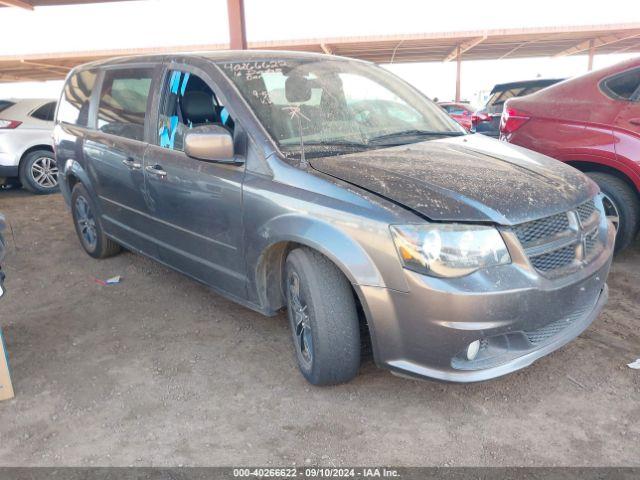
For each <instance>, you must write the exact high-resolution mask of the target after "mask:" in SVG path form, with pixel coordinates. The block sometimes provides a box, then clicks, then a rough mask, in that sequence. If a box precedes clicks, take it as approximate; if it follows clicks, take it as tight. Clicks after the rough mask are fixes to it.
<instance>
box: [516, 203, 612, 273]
mask: <svg viewBox="0 0 640 480" xmlns="http://www.w3.org/2000/svg"><path fill="white" fill-rule="evenodd" d="M599 221H600V211H599V210H598V208H597V206H596V203H595V201H594V200H593V199H591V200H589V201H587V202H585V203H583V204H581V205H578V206H577V207H576V208H575V209H574V210H570V211H568V212H564V213H558V214H555V215H551V216H549V217H545V218H541V219H539V220H533V221H531V222H527V223H523V224H520V225H516V226H515V227H513V232H514V233H515V234H516V236H517V237H518V240H519V241H520V243H521V244H522V247H523V248H524V250H525V252H526V254H527V256H528V257H529V260H530V261H531V264H532V265H533V267H534V268H535V269H536V270H537V271H538V272H540V273H541V274H542V275H544V276H547V277H553V276H558V275H561V274H565V273H569V272H570V271H572V270H573V269H577V268H579V266H580V265H581V264H585V263H588V262H589V261H590V260H591V259H593V258H595V256H596V255H597V254H598V253H599V252H600V250H601V248H602V247H603V245H602V243H601V242H600V240H599V231H598V225H599Z"/></svg>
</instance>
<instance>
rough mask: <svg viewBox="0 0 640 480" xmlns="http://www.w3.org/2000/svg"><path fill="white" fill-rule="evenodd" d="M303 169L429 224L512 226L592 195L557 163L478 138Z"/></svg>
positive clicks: (327, 160)
mask: <svg viewBox="0 0 640 480" xmlns="http://www.w3.org/2000/svg"><path fill="white" fill-rule="evenodd" d="M309 163H310V164H311V166H312V167H313V168H314V169H316V170H318V171H320V172H322V173H324V174H327V175H330V176H332V177H335V178H338V179H340V180H343V181H345V182H348V183H350V184H352V185H356V186H358V187H361V188H363V189H365V190H367V191H370V192H373V193H376V194H378V195H380V196H383V197H385V198H387V199H389V200H391V201H393V202H395V203H398V204H401V205H403V206H405V207H406V208H409V209H411V210H413V211H415V212H418V213H420V214H421V215H423V216H425V217H427V218H428V219H431V220H434V221H461V222H492V223H497V224H501V225H514V224H518V223H522V222H525V221H529V220H534V219H537V218H541V217H545V216H548V215H553V214H555V213H559V212H563V211H566V210H569V209H571V208H573V207H575V206H576V205H578V204H580V203H582V202H584V201H586V200H588V199H589V198H591V197H592V196H594V195H595V194H596V193H597V191H598V187H597V186H596V184H595V183H593V182H592V181H591V180H589V179H588V178H587V177H586V176H585V175H583V174H582V173H580V172H579V171H578V170H576V169H574V168H572V167H569V166H568V165H565V164H563V163H562V162H559V161H557V160H554V159H552V158H549V157H546V156H544V155H541V154H538V153H535V152H532V151H531V150H527V149H524V148H521V147H518V146H515V145H511V144H508V143H505V142H501V141H499V140H494V139H491V138H488V137H485V136H484V135H479V134H475V135H465V136H462V137H451V138H446V139H441V140H432V141H426V142H420V143H413V144H409V145H403V146H400V147H392V148H383V149H380V150H373V151H366V152H360V153H355V154H348V155H341V156H332V157H323V158H315V159H311V160H310V161H309Z"/></svg>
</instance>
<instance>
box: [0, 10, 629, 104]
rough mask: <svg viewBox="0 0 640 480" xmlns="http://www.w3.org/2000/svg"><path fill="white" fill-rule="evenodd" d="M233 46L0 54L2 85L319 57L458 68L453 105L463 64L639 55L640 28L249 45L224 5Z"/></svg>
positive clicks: (235, 13) (238, 15)
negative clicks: (225, 54) (175, 62)
mask: <svg viewBox="0 0 640 480" xmlns="http://www.w3.org/2000/svg"><path fill="white" fill-rule="evenodd" d="M114 1H126V0H0V6H2V5H4V6H12V7H19V8H26V9H33V7H38V6H52V5H70V4H71V5H74V4H87V3H108V2H114ZM227 5H228V11H229V30H230V37H231V39H230V43H222V44H220V43H219V44H209V45H187V46H184V45H182V46H170V45H168V46H162V47H143V48H134V49H117V50H94V51H73V52H57V53H52V52H46V51H45V52H42V53H33V54H28V55H25V54H22V55H3V56H0V82H16V81H30V80H54V79H61V78H64V76H65V75H66V73H67V72H68V71H69V69H70V68H72V67H74V66H76V65H79V64H81V63H86V62H89V61H93V60H98V59H102V58H108V57H115V56H124V55H141V54H152V53H168V52H198V51H207V50H209V51H210V50H224V49H228V48H230V46H233V47H235V48H244V47H245V46H246V47H247V48H249V49H266V50H296V51H306V52H319V53H327V54H334V55H342V56H346V57H352V58H358V59H362V60H369V61H372V62H377V63H408V62H437V61H444V62H447V61H452V60H456V62H457V79H456V99H457V100H459V98H460V65H461V61H462V59H463V58H464V59H465V60H499V59H505V58H526V57H560V56H566V55H576V54H588V55H589V69H591V66H592V64H593V56H594V55H595V53H596V52H597V53H605V54H606V53H633V52H640V23H625V24H608V25H581V26H556V27H538V28H511V29H494V30H474V31H456V32H431V33H416V34H403V35H384V36H366V37H337V38H313V39H303V40H275V41H268V42H249V43H248V45H247V43H246V35H245V27H244V0H227Z"/></svg>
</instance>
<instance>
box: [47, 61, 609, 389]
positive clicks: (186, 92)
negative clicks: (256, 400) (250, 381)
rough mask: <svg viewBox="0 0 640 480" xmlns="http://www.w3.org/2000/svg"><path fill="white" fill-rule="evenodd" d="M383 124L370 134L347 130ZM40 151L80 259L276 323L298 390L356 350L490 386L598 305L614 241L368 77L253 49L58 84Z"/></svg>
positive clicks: (578, 196)
mask: <svg viewBox="0 0 640 480" xmlns="http://www.w3.org/2000/svg"><path fill="white" fill-rule="evenodd" d="M283 89H284V92H283ZM283 93H284V94H283ZM389 98H393V99H394V102H393V103H394V105H390V104H388V103H384V102H385V101H386V100H387V99H389ZM355 103H357V105H358V109H354V108H352V107H353V105H354V104H355ZM367 104H369V105H368V106H367ZM397 105H401V108H400V109H398V110H396V111H397V112H398V114H397V115H387V116H386V117H385V119H386V120H385V122H384V123H379V121H380V120H381V119H377V121H376V122H373V123H372V122H370V120H371V116H370V115H369V114H366V112H375V111H376V109H377V108H378V107H380V106H384V107H385V108H388V107H393V108H394V109H397V108H398V107H397ZM356 110H357V111H356ZM363 112H365V114H363ZM54 142H55V151H56V157H57V159H58V164H59V165H60V166H61V168H62V172H61V178H60V187H61V190H62V193H63V196H64V198H65V200H66V202H67V204H68V205H69V206H70V209H71V215H72V218H73V222H74V225H75V228H76V232H77V235H78V238H79V241H80V245H81V246H82V248H83V249H84V250H85V251H86V253H87V254H89V255H91V256H93V257H95V258H104V257H107V256H110V255H115V254H117V253H118V252H119V251H120V249H121V247H122V246H124V247H125V248H127V249H128V250H130V251H134V252H139V253H142V254H144V255H147V256H149V257H151V258H154V259H156V260H158V261H160V262H162V263H163V264H165V265H168V266H170V267H172V268H174V269H175V270H178V271H180V272H182V273H185V274H187V275H189V276H191V277H193V278H195V279H197V280H199V281H200V282H202V283H204V284H206V285H209V286H210V287H212V288H214V289H216V290H217V291H218V292H220V293H222V294H224V295H226V296H228V297H230V298H232V299H234V300H235V301H237V302H240V303H242V304H244V305H246V306H247V307H249V308H252V309H254V310H256V311H258V312H261V313H263V314H265V315H275V314H276V313H277V312H278V311H280V310H281V309H283V308H286V309H287V312H288V320H289V325H290V332H291V333H290V334H291V339H292V341H293V347H294V352H295V357H296V359H297V362H298V367H299V369H300V371H301V372H302V374H303V375H304V377H305V378H306V379H307V380H308V381H309V382H311V383H313V384H317V385H326V384H335V383H340V382H345V381H348V380H350V379H352V378H353V377H354V376H355V375H356V374H357V373H358V369H359V365H360V358H361V346H362V343H367V344H368V343H369V338H370V339H371V341H370V345H371V348H372V350H373V356H374V359H375V361H376V363H377V364H378V365H380V366H382V367H385V368H389V369H391V370H392V371H395V372H398V373H402V374H405V375H413V376H418V377H431V378H437V379H441V380H447V381H460V382H472V381H480V380H487V379H490V378H494V377H497V376H500V375H505V374H507V373H510V372H513V371H515V370H518V369H521V368H524V367H526V366H527V365H530V364H531V363H533V362H534V361H535V360H537V359H538V358H540V357H542V356H544V355H547V354H548V353H550V352H552V351H554V350H556V349H557V348H560V347H561V346H562V345H564V344H566V343H567V342H569V341H571V340H572V339H573V338H575V337H576V336H577V335H579V334H580V333H581V332H582V331H583V330H584V329H586V328H587V327H588V326H589V324H590V323H591V322H592V321H593V320H594V319H595V318H596V316H597V315H598V314H599V312H600V310H601V309H602V307H603V305H604V304H605V302H606V299H607V287H606V283H605V282H606V279H607V275H608V272H609V267H610V264H611V258H612V254H613V241H614V229H613V227H610V226H609V224H608V222H607V219H606V217H605V215H604V211H603V207H602V199H601V196H600V194H599V191H598V186H597V185H596V184H595V183H593V182H592V181H591V180H589V178H588V177H586V176H585V175H583V174H582V173H580V172H578V171H577V170H575V169H573V168H570V167H568V166H566V165H564V164H562V163H561V162H557V161H555V160H553V159H551V158H548V157H545V156H544V155H540V154H538V153H535V152H530V151H527V150H524V149H521V148H518V147H515V146H511V145H508V144H506V143H503V142H497V141H495V140H493V139H489V138H485V137H483V136H482V135H470V134H468V133H467V132H465V131H464V129H463V128H462V127H460V126H459V125H458V124H457V123H456V122H455V121H453V120H452V119H451V118H450V117H449V116H448V115H446V113H445V112H444V111H443V110H442V109H441V108H439V107H437V106H436V105H435V104H433V103H432V102H431V101H428V100H427V99H426V98H425V97H424V95H423V94H421V93H420V92H418V91H417V90H416V89H414V88H413V87H411V86H410V85H408V84H407V83H406V82H404V81H402V80H400V79H399V78H397V77H396V76H394V75H393V74H391V73H390V72H389V71H388V70H386V69H384V68H381V67H379V66H377V65H375V64H372V63H368V62H363V61H358V60H351V59H346V58H340V57H336V56H332V55H318V54H310V53H295V52H260V51H257V50H251V51H242V52H233V51H230V52H217V53H215V52H214V53H201V54H192V55H187V54H184V55H180V54H178V55H170V54H165V55H159V56H147V57H133V58H120V59H113V60H108V61H102V62H96V63H92V64H88V65H85V66H81V67H78V68H76V69H74V70H73V71H72V72H71V74H70V75H69V77H68V79H67V83H66V85H65V87H64V90H63V93H62V97H61V99H60V107H59V108H58V113H57V117H56V122H55V128H54ZM361 334H362V335H363V336H362V337H361ZM234 374H238V373H237V372H236V373H234Z"/></svg>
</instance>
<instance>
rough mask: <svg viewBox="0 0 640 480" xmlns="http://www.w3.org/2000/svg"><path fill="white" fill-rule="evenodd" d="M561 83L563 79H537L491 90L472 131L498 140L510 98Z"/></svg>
mask: <svg viewBox="0 0 640 480" xmlns="http://www.w3.org/2000/svg"><path fill="white" fill-rule="evenodd" d="M561 81H562V79H559V78H555V79H536V80H524V81H521V82H510V83H501V84H499V85H496V86H495V87H493V89H492V90H491V94H490V97H489V100H487V103H486V105H485V106H484V107H483V108H481V109H480V110H478V111H477V112H475V114H474V116H473V128H472V130H473V131H475V132H476V133H481V134H483V135H487V136H489V137H494V138H498V137H499V136H500V117H501V115H502V109H503V108H504V102H506V101H507V100H509V99H510V98H514V97H523V96H525V95H529V94H531V93H534V92H537V91H539V90H542V89H543V88H546V87H548V86H550V85H553V84H555V83H558V82H561Z"/></svg>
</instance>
